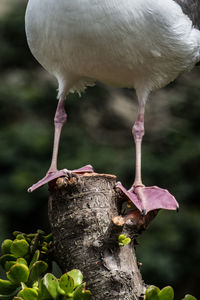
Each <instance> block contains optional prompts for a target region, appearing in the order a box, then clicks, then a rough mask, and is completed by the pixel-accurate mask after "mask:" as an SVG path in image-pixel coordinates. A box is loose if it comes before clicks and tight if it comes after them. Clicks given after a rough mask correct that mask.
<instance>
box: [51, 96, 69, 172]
mask: <svg viewBox="0 0 200 300" xmlns="http://www.w3.org/2000/svg"><path fill="white" fill-rule="evenodd" d="M66 121H67V114H66V111H65V98H64V97H63V96H61V97H60V99H59V101H58V106H57V109H56V113H55V117H54V126H55V131H54V143H53V154H52V160H51V165H50V168H49V170H48V172H47V174H48V173H54V172H56V171H57V170H58V169H57V159H58V148H59V142H60V134H61V131H62V127H63V125H64V124H65V122H66Z"/></svg>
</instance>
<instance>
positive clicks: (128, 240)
mask: <svg viewBox="0 0 200 300" xmlns="http://www.w3.org/2000/svg"><path fill="white" fill-rule="evenodd" d="M130 242H131V239H130V238H129V237H127V238H126V239H124V240H123V244H124V245H128V244H129V243H130Z"/></svg>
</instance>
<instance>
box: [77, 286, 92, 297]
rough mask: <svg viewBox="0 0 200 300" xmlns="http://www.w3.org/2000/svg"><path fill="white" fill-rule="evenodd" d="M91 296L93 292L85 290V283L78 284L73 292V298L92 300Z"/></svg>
mask: <svg viewBox="0 0 200 300" xmlns="http://www.w3.org/2000/svg"><path fill="white" fill-rule="evenodd" d="M91 297H92V294H91V292H90V291H88V290H85V283H83V284H81V285H80V286H78V287H77V288H76V290H75V291H74V293H73V300H90V299H91Z"/></svg>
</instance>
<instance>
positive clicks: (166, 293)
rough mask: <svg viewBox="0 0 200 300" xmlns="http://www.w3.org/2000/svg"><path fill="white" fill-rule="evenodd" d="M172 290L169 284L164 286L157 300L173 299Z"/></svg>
mask: <svg viewBox="0 0 200 300" xmlns="http://www.w3.org/2000/svg"><path fill="white" fill-rule="evenodd" d="M173 299H174V290H173V288H172V287H171V286H166V287H164V288H163V289H162V290H161V291H160V292H159V294H158V300H173Z"/></svg>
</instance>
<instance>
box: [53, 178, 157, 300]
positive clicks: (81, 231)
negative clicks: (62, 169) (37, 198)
mask: <svg viewBox="0 0 200 300" xmlns="http://www.w3.org/2000/svg"><path fill="white" fill-rule="evenodd" d="M115 183H116V178H115V176H112V175H105V174H102V175H101V174H84V175H82V176H78V177H77V176H75V177H72V178H70V179H69V178H68V177H62V178H59V179H58V180H57V181H56V182H53V183H52V184H51V186H50V199H49V219H50V224H51V227H52V231H53V234H54V247H55V259H56V261H57V262H58V264H59V265H60V267H61V269H62V270H63V271H64V272H66V271H69V270H71V269H74V268H76V269H80V270H81V271H82V272H83V274H84V280H85V281H86V283H87V288H88V289H90V290H91V292H92V295H93V296H92V299H94V300H100V299H101V300H102V299H104V300H136V299H137V300H138V299H140V297H141V295H142V294H143V293H144V289H145V286H144V283H143V281H142V278H141V274H140V271H139V269H138V264H137V260H136V256H135V250H134V237H135V236H136V235H137V233H138V231H140V230H141V229H143V228H144V227H145V226H146V225H147V223H149V222H150V220H151V219H152V218H153V217H154V216H155V213H154V214H153V215H151V216H148V215H147V217H141V215H140V214H139V215H138V212H137V211H133V213H129V214H128V215H130V216H131V217H129V218H127V217H126V218H123V217H119V219H120V220H124V221H123V222H122V223H123V226H118V225H119V224H120V222H119V224H118V225H116V224H117V222H115V223H116V224H114V222H113V221H112V218H113V217H116V216H117V215H120V214H121V210H122V207H123V205H124V203H125V205H126V206H127V202H124V201H125V199H123V197H122V195H121V194H120V193H119V192H118V191H116V189H115ZM114 219H116V218H114ZM117 219H118V218H117ZM121 233H123V234H126V235H128V236H129V237H131V238H132V242H131V243H130V244H129V245H126V246H124V247H120V246H119V245H118V236H119V234H121Z"/></svg>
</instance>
